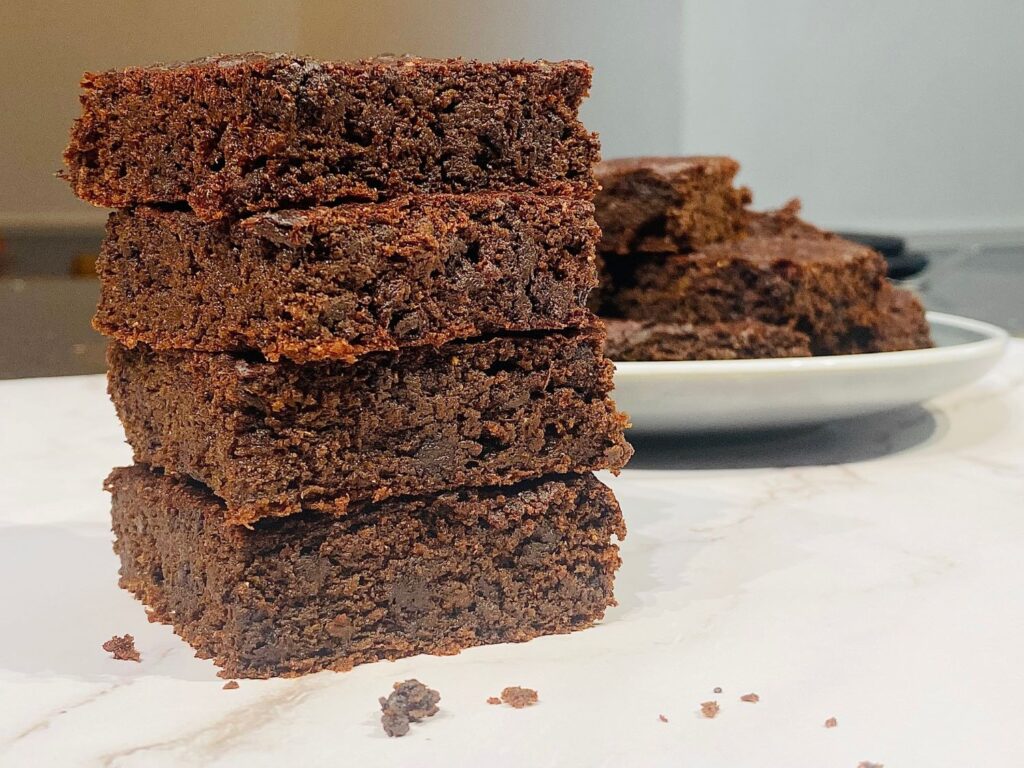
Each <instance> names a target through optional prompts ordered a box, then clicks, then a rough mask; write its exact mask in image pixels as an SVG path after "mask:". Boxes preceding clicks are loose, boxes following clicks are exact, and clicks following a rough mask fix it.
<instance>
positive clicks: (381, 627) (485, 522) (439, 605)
mask: <svg viewBox="0 0 1024 768" xmlns="http://www.w3.org/2000/svg"><path fill="white" fill-rule="evenodd" d="M106 487H107V489H108V490H109V491H110V492H111V493H112V495H113V523H114V533H115V535H116V541H115V544H114V550H115V551H116V553H117V554H118V555H119V556H120V558H121V586H122V587H124V588H125V589H127V590H129V591H131V592H133V593H134V594H135V595H136V596H137V597H139V598H140V599H142V600H143V601H144V602H145V603H146V604H147V605H148V606H149V607H150V608H151V609H152V611H153V613H152V616H153V617H154V618H155V619H157V620H160V621H164V622H167V623H169V624H172V625H173V626H174V630H175V631H176V632H177V633H178V634H179V635H181V636H182V637H183V638H184V639H185V640H187V641H188V642H189V643H191V644H192V646H193V647H194V648H195V649H196V651H197V653H198V655H199V656H201V657H203V658H212V659H214V661H215V662H216V663H217V664H218V665H219V666H221V667H223V670H224V671H223V673H222V674H223V675H225V676H227V677H270V676H273V675H299V674H305V673H309V672H315V671H317V670H321V669H335V670H346V669H349V668H351V667H352V666H353V665H355V664H362V663H365V662H371V661H377V660H379V659H397V658H400V657H403V656H411V655H414V654H418V653H434V654H452V653H457V652H458V651H459V650H460V649H462V648H468V647H470V646H474V645H482V644H486V643H505V642H521V641H525V640H529V639H531V638H534V637H537V636H539V635H548V634H556V633H564V632H570V631H572V630H577V629H581V628H583V627H587V626H589V625H591V624H593V623H594V622H595V621H597V620H598V619H600V618H601V617H602V615H603V614H604V611H605V608H606V607H608V606H609V605H614V598H613V597H612V581H613V577H614V574H615V571H616V569H617V568H618V566H619V555H618V547H617V546H616V545H615V544H614V543H613V542H612V541H611V539H612V537H613V536H615V537H618V538H620V539H621V538H622V537H623V536H624V535H625V528H624V525H623V521H622V515H621V513H620V511H619V507H618V504H617V503H616V501H615V498H614V496H612V493H611V491H610V490H608V488H606V487H605V486H603V485H602V484H601V483H599V482H598V481H597V480H596V479H595V478H594V477H593V475H590V474H585V475H578V476H567V477H550V478H545V479H540V480H534V481H528V482H524V483H521V484H517V485H515V486H511V487H508V488H503V489H485V490H472V489H463V490H460V491H447V492H443V493H440V494H437V495H433V496H430V497H426V498H403V499H392V500H388V501H383V502H377V503H372V502H363V503H359V504H356V505H354V506H353V508H352V510H351V512H350V514H348V515H346V516H344V517H331V516H328V515H321V514H318V513H315V512H309V511H305V512H302V513H301V514H297V515H293V516H291V517H285V518H273V519H268V520H263V521H261V522H260V523H258V524H257V525H256V527H255V530H247V529H246V528H243V527H240V526H232V525H229V524H227V523H226V521H225V510H224V505H223V502H222V501H221V500H220V499H218V498H217V497H216V496H214V495H213V494H212V493H210V492H209V491H208V490H207V489H205V488H203V487H202V486H199V485H196V484H193V483H191V482H189V481H187V480H185V479H183V478H172V477H169V476H163V475H161V474H159V473H156V472H152V471H150V470H148V469H147V468H145V467H142V466H134V467H128V468H122V469H116V470H114V472H113V474H112V475H111V476H110V477H109V478H108V480H107V486H106Z"/></svg>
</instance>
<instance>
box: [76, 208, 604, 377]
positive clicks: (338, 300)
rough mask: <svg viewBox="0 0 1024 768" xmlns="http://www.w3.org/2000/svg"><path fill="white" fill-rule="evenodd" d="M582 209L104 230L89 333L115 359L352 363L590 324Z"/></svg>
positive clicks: (187, 222)
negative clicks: (101, 339)
mask: <svg viewBox="0 0 1024 768" xmlns="http://www.w3.org/2000/svg"><path fill="white" fill-rule="evenodd" d="M598 234H599V232H598V230H597V227H596V225H595V224H594V219H593V206H592V204H591V203H590V201H588V200H578V199H574V198H568V197H540V196H535V195H521V194H504V193H485V194H466V195H421V196H413V197H405V198H401V199H396V200H391V201H386V202H381V203H363V204H344V205H338V206H334V207H321V208H314V209H307V210H284V211H277V212H272V213H260V214H256V215H254V216H252V217H249V218H246V219H242V220H240V221H231V222H229V221H219V222H213V223H208V222H203V221H201V220H199V219H198V218H197V217H196V216H195V215H194V214H193V213H190V212H187V211H167V210H160V209H156V208H147V207H141V208H136V209H134V210H127V211H119V212H117V213H113V214H111V216H110V219H109V222H108V224H107V237H106V239H105V240H104V243H103V249H102V253H101V256H100V259H99V261H98V262H97V269H98V272H99V275H100V280H101V285H102V292H101V298H100V304H99V308H98V310H97V314H96V318H95V320H94V324H95V326H96V328H97V329H98V330H100V331H101V332H102V333H105V334H107V335H108V336H112V337H113V338H115V339H117V340H118V341H120V342H121V343H122V344H126V345H128V346H132V345H134V344H136V343H139V342H144V343H146V344H149V345H151V346H153V347H157V348H161V349H199V350H206V351H213V352H216V351H231V350H245V349H257V350H259V351H260V352H262V353H263V354H264V355H265V356H266V357H268V358H269V359H272V360H273V359H277V358H278V357H280V356H285V357H289V358H291V359H293V360H299V361H302V360H313V359H320V358H333V359H345V360H352V359H354V358H356V357H357V356H359V355H361V354H364V353H366V352H372V351H375V350H387V349H397V348H398V347H400V346H401V347H406V346H415V345H437V344H441V343H444V342H446V341H450V340H452V339H458V338H470V337H474V336H481V335H484V334H492V333H495V332H500V331H540V330H552V329H555V330H557V329H562V328H566V327H573V326H579V325H583V324H585V323H586V322H587V321H588V318H589V316H590V315H589V313H588V311H587V309H586V306H585V304H586V298H587V294H588V292H589V291H590V290H591V288H593V286H594V285H595V284H596V278H595V272H594V263H593V262H594V247H595V241H596V239H597V237H598Z"/></svg>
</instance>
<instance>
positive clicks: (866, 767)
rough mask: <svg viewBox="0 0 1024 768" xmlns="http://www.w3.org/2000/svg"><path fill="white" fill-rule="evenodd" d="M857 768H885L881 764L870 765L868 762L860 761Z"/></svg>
mask: <svg viewBox="0 0 1024 768" xmlns="http://www.w3.org/2000/svg"><path fill="white" fill-rule="evenodd" d="M857 768H885V766H884V765H882V764H881V763H872V762H871V761H870V760H861V761H860V762H859V763H857Z"/></svg>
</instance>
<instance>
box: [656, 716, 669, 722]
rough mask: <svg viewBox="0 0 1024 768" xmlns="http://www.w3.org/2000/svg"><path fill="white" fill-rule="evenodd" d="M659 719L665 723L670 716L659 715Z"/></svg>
mask: <svg viewBox="0 0 1024 768" xmlns="http://www.w3.org/2000/svg"><path fill="white" fill-rule="evenodd" d="M658 719H659V720H661V722H663V723H667V722H668V718H667V717H665V716H664V715H658Z"/></svg>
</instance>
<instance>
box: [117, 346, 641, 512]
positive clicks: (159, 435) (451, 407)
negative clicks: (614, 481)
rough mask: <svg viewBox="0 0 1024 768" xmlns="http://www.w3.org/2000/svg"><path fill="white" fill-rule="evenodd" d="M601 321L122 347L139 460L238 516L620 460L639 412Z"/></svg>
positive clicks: (122, 411) (125, 409) (122, 407)
mask: <svg viewBox="0 0 1024 768" xmlns="http://www.w3.org/2000/svg"><path fill="white" fill-rule="evenodd" d="M603 340H604V338H603V332H601V331H599V330H597V329H596V328H593V327H591V328H589V329H587V330H583V331H566V332H564V333H554V334H547V335H543V336H536V337H535V336H520V337H496V338H492V339H487V340H480V341H467V342H458V343H452V344H448V345H444V346H442V347H438V348H434V347H412V348H405V349H402V350H400V351H399V352H396V353H372V354H369V355H366V356H364V357H362V358H360V359H359V360H358V361H357V362H355V363H353V364H345V363H341V362H337V361H325V362H315V363H306V364H302V365H300V364H296V363H291V362H281V363H277V364H274V363H268V362H263V361H260V360H255V359H246V358H242V357H237V356H233V355H229V354H211V353H204V352H181V351H155V350H152V349H150V348H149V347H146V346H144V345H140V346H138V347H135V348H134V349H127V348H124V347H121V346H119V345H116V344H115V345H113V346H112V347H111V350H110V355H109V372H108V379H109V388H110V394H111V397H112V398H113V400H114V404H115V406H116V407H117V412H118V415H119V416H120V418H121V422H122V423H123V424H124V428H125V432H126V434H127V436H128V442H129V443H130V444H131V446H132V448H133V449H134V451H135V459H136V461H139V462H142V463H146V464H150V465H154V466H157V467H161V468H164V469H166V470H168V471H170V472H173V473H178V474H182V475H188V476H190V477H193V478H195V479H197V480H199V481H200V482H202V483H204V484H206V485H207V486H209V487H210V488H211V489H212V490H213V492H214V493H216V494H217V495H218V496H220V497H221V498H222V499H224V500H225V501H226V513H227V515H228V519H229V521H231V522H235V523H242V524H248V523H251V522H252V521H253V520H256V519H258V518H260V517H264V516H271V515H276V516H280V515H287V514H291V513H294V512H296V511H297V510H298V509H299V508H300V507H308V508H312V509H317V510H324V511H328V512H332V513H335V514H344V513H345V512H346V509H347V506H348V505H349V502H350V501H352V500H355V499H366V498H374V499H378V500H379V499H382V498H386V497H389V496H395V495H405V494H427V493H434V492H438V491H441V490H444V489H446V488H456V487H461V486H483V485H506V484H510V483H514V482H517V481H519V480H522V479H524V478H529V477H537V476H539V475H542V474H546V473H564V472H582V471H586V470H597V469H612V470H618V469H619V468H621V467H622V466H623V464H625V462H626V460H627V459H628V458H629V456H630V454H631V449H630V447H629V445H628V444H627V443H626V442H625V439H624V437H623V429H624V427H625V424H626V417H625V416H623V415H622V414H620V413H619V412H618V411H616V409H615V404H614V403H613V402H612V401H611V400H610V399H609V398H608V392H609V391H610V390H611V388H612V364H611V363H610V362H609V361H608V360H607V359H606V358H605V357H604V354H603V350H602V345H603Z"/></svg>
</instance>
